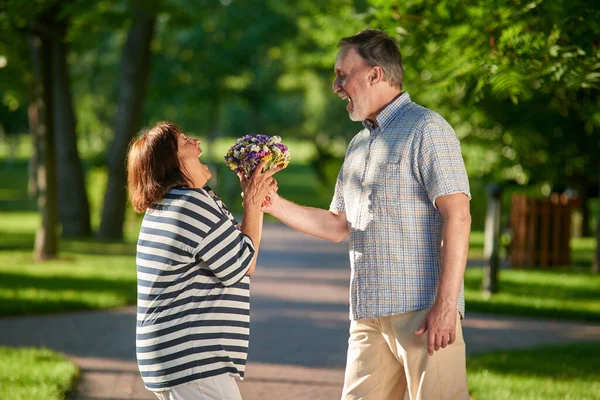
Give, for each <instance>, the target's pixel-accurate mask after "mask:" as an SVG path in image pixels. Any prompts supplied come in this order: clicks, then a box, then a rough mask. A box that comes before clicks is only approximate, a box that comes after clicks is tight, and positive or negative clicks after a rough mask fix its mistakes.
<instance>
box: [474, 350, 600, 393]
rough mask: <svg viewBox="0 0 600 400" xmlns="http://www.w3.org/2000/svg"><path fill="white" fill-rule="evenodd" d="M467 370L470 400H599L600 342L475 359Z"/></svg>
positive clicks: (498, 354) (481, 356)
mask: <svg viewBox="0 0 600 400" xmlns="http://www.w3.org/2000/svg"><path fill="white" fill-rule="evenodd" d="M467 370H468V380H469V391H470V394H471V398H472V400H505V399H518V400H565V399H573V400H594V399H600V342H599V343H585V344H569V345H561V346H551V347H541V348H537V349H533V350H513V351H501V352H493V353H487V354H481V355H476V356H472V357H469V359H468V360H467Z"/></svg>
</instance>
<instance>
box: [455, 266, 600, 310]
mask: <svg viewBox="0 0 600 400" xmlns="http://www.w3.org/2000/svg"><path fill="white" fill-rule="evenodd" d="M482 276H483V273H482V269H480V268H468V269H467V271H466V274H465V300H466V306H467V313H468V312H470V311H478V312H487V313H494V314H507V315H523V316H532V317H539V318H542V317H546V318H566V319H582V320H589V321H600V275H594V274H592V273H591V272H589V271H588V270H574V269H572V268H560V269H552V270H542V269H527V270H525V269H507V270H501V271H500V272H499V292H498V293H496V294H493V295H491V297H489V298H487V297H486V296H485V295H484V293H483V292H482V291H481V280H482Z"/></svg>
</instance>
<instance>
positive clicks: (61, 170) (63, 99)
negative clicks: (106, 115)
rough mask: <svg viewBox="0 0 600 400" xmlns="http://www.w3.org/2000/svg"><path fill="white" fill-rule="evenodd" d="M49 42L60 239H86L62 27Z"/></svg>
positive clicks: (82, 181)
mask: <svg viewBox="0 0 600 400" xmlns="http://www.w3.org/2000/svg"><path fill="white" fill-rule="evenodd" d="M55 28H56V31H57V37H56V38H55V40H53V41H52V61H53V69H52V72H53V85H54V87H53V93H54V126H55V131H56V132H55V134H56V157H57V166H56V167H57V178H58V204H59V207H58V210H59V217H60V223H61V225H62V236H63V237H76V236H90V235H91V234H92V228H91V224H90V206H89V202H88V197H87V193H86V187H85V175H84V172H83V167H82V165H81V160H80V158H79V152H78V151H77V135H76V133H75V126H76V122H75V113H74V111H73V99H72V95H71V85H70V77H69V65H68V64H67V60H66V57H67V44H66V43H65V42H64V39H65V31H66V24H65V23H62V22H61V23H58V24H57V25H55Z"/></svg>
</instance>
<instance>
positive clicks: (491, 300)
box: [0, 0, 600, 399]
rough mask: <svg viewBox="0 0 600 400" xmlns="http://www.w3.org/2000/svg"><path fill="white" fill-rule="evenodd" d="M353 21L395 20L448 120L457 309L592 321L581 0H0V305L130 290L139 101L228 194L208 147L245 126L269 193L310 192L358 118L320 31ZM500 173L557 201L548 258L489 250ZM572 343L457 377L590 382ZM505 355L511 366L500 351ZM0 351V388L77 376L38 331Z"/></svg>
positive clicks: (4, 312) (588, 88)
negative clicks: (283, 161)
mask: <svg viewBox="0 0 600 400" xmlns="http://www.w3.org/2000/svg"><path fill="white" fill-rule="evenodd" d="M365 27H374V28H380V29H384V30H385V31H386V32H388V33H389V34H391V35H393V36H394V37H395V38H397V39H398V41H399V43H400V49H401V52H402V55H403V59H404V71H405V77H404V90H406V91H407V92H409V93H410V95H411V98H412V99H413V100H414V101H415V102H417V103H419V104H422V105H424V106H426V107H428V108H431V109H433V110H435V111H437V112H439V113H440V114H441V115H442V116H444V117H445V118H446V119H447V120H448V121H449V122H450V124H451V125H452V126H453V127H454V129H455V131H456V133H457V135H458V137H459V139H460V140H461V146H462V152H463V157H464V159H465V164H466V167H467V171H468V174H469V178H470V184H471V190H472V195H473V200H472V202H471V213H472V217H473V224H472V228H473V234H472V237H471V247H470V252H469V257H470V261H471V263H472V264H474V265H476V266H475V267H473V268H469V269H468V270H467V274H466V278H465V286H466V299H467V308H468V309H469V310H473V311H480V312H486V313H499V314H507V315H520V316H531V317H548V318H558V319H567V320H568V319H571V320H580V321H589V322H597V321H600V276H599V275H598V265H599V258H600V255H599V254H600V253H599V250H598V242H599V236H600V229H599V224H600V219H599V215H600V207H599V203H598V194H599V188H600V162H599V156H600V134H599V133H600V98H599V93H600V49H599V48H598V46H599V40H600V8H598V5H597V4H595V3H594V2H589V1H580V0H553V1H543V0H532V1H518V0H500V1H491V0H477V1H473V2H463V1H459V0H442V1H425V0H410V1H402V2H395V1H389V0H356V1H349V0H328V1H325V0H310V1H309V0H297V1H288V0H280V1H275V0H272V1H269V0H263V1H249V0H220V1H217V0H198V1H191V0H188V1H185V0H160V1H158V0H157V1H134V0H131V1H125V0H102V1H98V0H71V1H56V0H31V1H29V0H27V1H25V0H0V316H24V315H30V314H32V315H36V314H41V313H55V312H62V311H74V310H89V309H108V308H114V307H120V306H125V305H131V304H135V299H136V289H135V268H134V265H133V257H134V254H135V239H136V235H137V232H138V227H139V223H140V221H141V217H140V216H139V215H135V214H134V213H133V212H132V210H131V208H130V207H129V206H128V205H127V203H126V193H125V190H124V187H125V170H124V160H125V154H126V150H127V145H128V143H129V142H130V140H131V138H133V137H134V136H135V135H136V134H137V133H138V132H139V131H140V130H141V129H143V128H144V127H149V126H151V125H152V124H153V123H155V122H158V121H162V120H171V121H174V122H176V123H177V124H179V125H180V127H181V128H182V129H183V130H184V132H186V133H187V134H188V135H189V136H192V137H198V138H200V139H201V141H202V143H203V146H202V147H203V148H204V149H205V154H204V155H203V156H202V157H203V160H204V161H205V162H207V163H209V165H210V168H211V170H212V171H213V173H214V178H213V180H212V181H211V185H212V186H213V187H215V188H216V191H217V193H218V194H219V195H220V196H221V197H223V198H224V200H225V202H226V203H227V204H229V205H230V206H231V208H232V209H233V210H234V212H236V213H239V212H240V210H241V202H240V198H239V188H238V182H237V178H236V177H235V175H234V174H233V173H232V172H231V171H229V170H228V169H227V167H226V166H225V165H224V163H223V156H224V154H225V152H226V150H227V148H228V147H229V146H230V145H232V144H233V142H234V141H235V139H236V138H237V137H239V136H242V135H245V134H248V133H262V134H267V135H279V136H281V137H282V138H283V142H284V143H286V144H288V145H289V148H290V153H291V155H292V161H291V163H290V166H289V167H288V168H287V169H286V170H285V171H282V172H281V173H279V174H278V178H279V179H278V180H279V186H280V190H279V191H280V194H282V195H283V196H284V197H286V198H289V199H291V200H293V201H296V202H298V203H300V204H304V205H310V206H315V207H322V208H327V207H328V205H329V202H330V199H331V196H332V193H333V186H334V182H335V177H336V175H337V172H338V170H339V167H340V165H341V161H342V159H343V155H344V152H345V149H346V146H347V144H348V142H349V140H350V139H351V138H352V137H353V135H354V134H356V132H357V131H358V130H360V129H361V128H362V127H361V125H360V124H358V123H353V122H351V121H350V120H349V118H348V116H347V112H346V110H345V102H343V101H341V100H339V99H338V97H337V96H336V95H335V94H333V93H332V92H331V84H332V82H333V77H334V74H333V64H334V61H335V55H336V52H337V47H336V43H337V41H338V40H339V39H340V38H341V37H344V36H349V35H352V34H354V33H356V32H358V31H360V30H362V29H364V28H365ZM490 185H499V186H500V187H501V188H502V189H503V192H502V196H501V204H502V213H501V229H500V232H501V234H500V237H499V243H498V254H499V257H500V259H501V263H500V265H501V269H500V271H499V275H498V288H497V292H495V293H491V294H490V293H488V292H485V291H482V290H481V282H482V277H483V275H484V269H483V268H481V266H482V265H486V264H487V263H488V260H487V259H486V258H485V257H484V251H483V250H484V233H483V231H484V229H485V222H486V212H487V208H488V206H489V203H488V195H489V194H488V191H489V188H490ZM514 193H522V194H526V195H527V196H530V197H534V198H547V197H549V196H550V195H551V194H553V193H558V194H560V195H561V196H563V197H566V198H568V199H569V204H571V207H572V209H571V224H570V232H571V238H570V248H571V257H570V262H569V263H568V265H554V266H551V267H546V268H541V266H539V265H538V266H536V265H534V266H529V267H527V268H519V266H515V265H511V263H510V257H509V254H510V253H509V250H508V249H509V247H510V241H511V230H510V221H511V220H510V212H511V196H512V194H514ZM477 265H479V267H477ZM599 342H600V338H599ZM572 346H573V347H572V348H561V349H558V350H557V349H555V350H554V351H545V352H539V351H538V353H535V356H534V355H532V354H533V353H532V354H529V353H527V352H521V353H518V354H506V353H502V354H500V353H499V354H496V355H490V356H489V357H490V358H489V359H488V358H485V357H484V358H479V359H478V358H473V359H470V361H469V362H470V370H469V373H470V379H471V377H472V379H473V382H475V385H476V386H475V390H476V392H478V393H482V392H489V393H493V389H490V388H494V387H498V386H500V385H501V383H500V382H503V381H502V380H503V379H505V378H506V374H509V375H510V377H511V379H516V380H517V384H516V386H515V389H514V390H522V391H523V392H522V393H525V394H522V395H521V396H520V397H519V395H518V394H514V398H536V397H533V396H535V393H536V392H535V391H536V390H538V389H535V388H536V387H537V386H538V385H539V384H540V382H542V384H546V385H547V386H548V390H549V394H548V396H556V397H543V398H557V399H558V398H575V399H579V398H582V399H583V398H590V399H591V398H598V397H600V386H599V384H598V382H599V381H600V375H599V374H600V373H599V372H598V371H600V366H599V365H598V359H599V358H600V357H599V356H600V345H599V344H598V343H596V344H592V345H586V346H581V345H576V344H574V345H572ZM36 351H40V352H42V353H36ZM40 354H41V355H40ZM540 354H542V355H541V356H540ZM54 357H55V358H54ZM519 357H520V359H521V360H522V362H523V363H525V365H527V368H525V369H524V368H515V367H514V365H513V366H511V364H510V363H508V362H507V359H511V360H512V363H515V361H514V360H515V359H517V358H519ZM536 357H542V358H543V359H542V360H538V362H533V361H532V359H534V358H536ZM16 359H27V360H31V364H29V363H27V362H19V363H18V364H19V368H15V364H16V363H15V360H16ZM40 359H47V364H48V365H47V366H44V365H43V363H40V361H39V360H40ZM502 362H504V363H505V364H502ZM500 364H502V365H503V366H502V368H499V367H498V365H500ZM0 365H2V366H3V367H2V368H1V369H0V395H1V397H3V398H11V397H10V396H9V395H8V393H13V394H14V393H21V391H23V392H22V393H23V395H22V397H19V396H21V395H19V394H18V395H16V396H17V397H14V398H27V399H30V398H43V399H50V398H57V399H60V398H63V397H64V396H65V394H64V393H67V392H68V391H69V390H70V388H71V386H72V384H73V382H75V381H76V378H77V374H78V372H77V367H76V366H73V365H72V364H70V363H69V362H68V361H67V360H64V359H63V358H62V356H60V355H49V354H47V353H46V352H45V350H35V349H15V348H0ZM491 365H495V366H496V367H495V368H492V367H490V366H491ZM551 366H554V368H552V367H551ZM503 368H505V374H504V375H503V373H502V370H503ZM491 370H493V371H495V372H490V371H491ZM512 370H515V371H519V372H518V373H512V372H511V371H512ZM524 370H526V371H528V372H526V373H525V372H523V371H524ZM32 371H36V372H35V374H37V375H35V376H36V377H37V378H35V379H33V380H32V379H30V378H31V375H32V373H33V372H32ZM511 374H512V375H511ZM57 375H60V376H61V379H57V378H56V376H57ZM593 381H595V382H596V383H595V384H591V382H593ZM519 382H520V383H519ZM36 385H37V386H36ZM477 385H479V386H477ZM556 385H558V386H556ZM560 385H564V386H560ZM557 387H560V388H561V389H560V390H559V389H557ZM32 388H33V389H32ZM40 388H44V389H43V390H47V391H48V392H43V394H41V395H39V396H40V397H35V396H34V395H32V394H31V391H32V390H33V391H34V392H36V393H37V392H39V391H40V390H42V389H40ZM482 388H483V389H482ZM40 393H41V392H40ZM48 393H50V394H48ZM515 393H521V392H515ZM532 393H534V394H532ZM565 393H566V395H565ZM569 393H570V396H571V397H568V396H569ZM489 396H490V397H485V396H482V395H480V396H479V397H476V398H477V399H483V398H496V397H494V395H493V394H489ZM498 396H500V395H498ZM528 396H529V397H528ZM565 396H567V397H565ZM497 398H501V397H497Z"/></svg>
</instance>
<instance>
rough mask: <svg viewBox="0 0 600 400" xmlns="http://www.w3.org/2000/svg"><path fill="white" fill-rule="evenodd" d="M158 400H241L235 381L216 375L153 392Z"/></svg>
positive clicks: (227, 376)
mask: <svg viewBox="0 0 600 400" xmlns="http://www.w3.org/2000/svg"><path fill="white" fill-rule="evenodd" d="M154 394H156V397H158V398H159V399H160V400H242V395H241V394H240V389H238V386H237V383H236V382H235V379H233V378H232V377H231V376H229V375H217V376H212V377H210V378H204V379H200V380H197V381H194V382H190V383H186V384H184V385H181V386H176V387H174V388H172V389H169V390H163V391H160V392H154Z"/></svg>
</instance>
